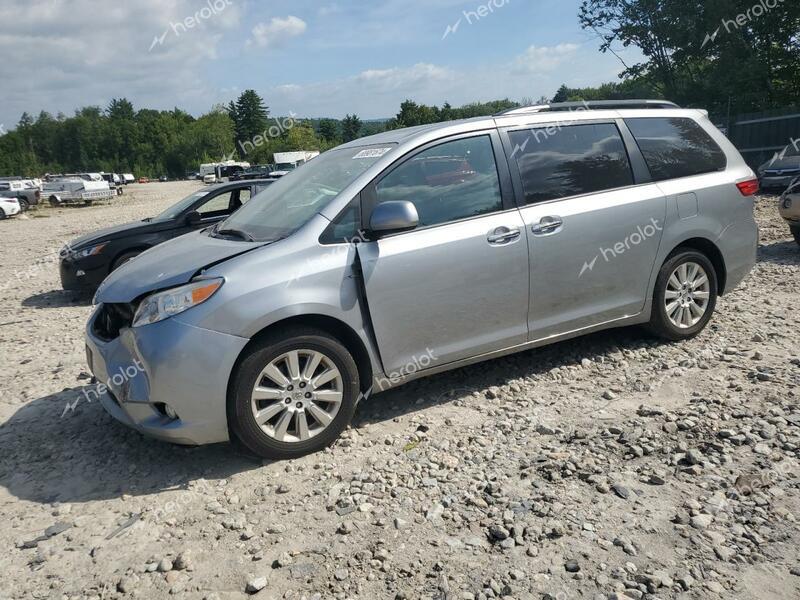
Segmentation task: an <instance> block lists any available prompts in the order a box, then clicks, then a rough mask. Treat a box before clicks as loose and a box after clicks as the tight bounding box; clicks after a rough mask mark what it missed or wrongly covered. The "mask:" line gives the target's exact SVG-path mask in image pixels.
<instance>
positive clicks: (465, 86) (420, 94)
mask: <svg viewBox="0 0 800 600" xmlns="http://www.w3.org/2000/svg"><path fill="white" fill-rule="evenodd" d="M595 52H596V50H595V49H594V48H591V49H586V50H583V49H582V47H581V46H580V45H579V44H574V43H561V44H557V45H553V46H531V47H530V48H528V49H527V50H526V51H525V52H524V53H522V54H521V55H519V56H516V57H511V58H510V59H508V60H507V61H505V62H504V63H503V62H494V61H487V62H484V63H478V64H472V65H470V66H469V67H464V68H460V69H456V68H452V67H446V66H442V65H436V64H430V63H418V64H415V65H412V66H394V67H386V68H372V69H367V70H364V71H361V72H360V73H357V74H355V75H352V76H350V77H345V78H339V79H332V80H327V81H317V82H312V83H297V82H293V83H289V84H284V85H278V86H274V87H271V88H269V89H265V90H261V91H262V93H263V94H264V95H265V96H266V97H267V98H268V99H269V101H270V106H271V107H272V110H273V112H274V113H275V114H288V113H289V111H294V112H295V113H298V114H301V115H304V116H308V117H343V116H344V115H345V114H346V113H353V112H354V113H356V114H358V115H359V116H361V117H362V118H377V117H389V116H391V115H394V114H395V113H396V112H397V110H398V108H399V106H400V103H401V102H402V101H403V100H405V99H411V100H414V101H416V102H420V103H424V104H437V105H441V104H442V103H443V102H445V101H449V102H450V103H451V104H452V105H454V106H461V105H463V104H467V103H470V102H485V101H489V100H497V99H499V98H506V97H507V98H511V99H512V100H520V99H522V98H524V97H529V98H538V97H540V96H542V95H549V94H553V93H555V91H556V90H557V89H558V87H559V86H560V85H561V84H562V83H566V84H568V85H578V84H580V85H598V84H600V83H605V82H608V81H614V80H615V79H616V78H617V74H618V73H619V70H620V66H619V63H618V62H617V59H616V58H614V57H613V56H608V55H597V54H595ZM590 58H591V60H590Z"/></svg>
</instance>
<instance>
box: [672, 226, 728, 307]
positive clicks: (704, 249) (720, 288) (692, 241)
mask: <svg viewBox="0 0 800 600" xmlns="http://www.w3.org/2000/svg"><path fill="white" fill-rule="evenodd" d="M683 249H690V250H696V251H697V252H700V253H702V254H704V255H705V256H706V257H708V260H710V261H711V264H712V265H714V271H716V275H717V294H718V295H720V296H722V295H724V294H725V287H726V285H727V280H728V270H727V267H726V266H725V258H724V257H723V255H722V251H721V250H720V249H719V247H718V246H717V245H716V244H715V243H714V242H712V241H711V240H709V239H707V238H701V237H693V238H689V239H686V240H684V241H682V242H680V243H679V244H677V245H676V246H675V247H674V248H673V249H672V250H671V251H670V253H669V254H668V255H667V257H666V258H665V259H664V261H663V262H662V264H664V263H666V262H667V261H668V260H669V259H670V258H671V257H672V256H674V255H675V254H676V253H677V252H678V251H680V250H683Z"/></svg>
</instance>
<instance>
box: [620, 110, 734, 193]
mask: <svg viewBox="0 0 800 600" xmlns="http://www.w3.org/2000/svg"><path fill="white" fill-rule="evenodd" d="M625 122H626V123H627V124H628V127H629V128H630V130H631V132H632V133H633V137H635V138H636V142H637V143H638V144H639V148H641V150H642V154H644V159H645V160H646V161H647V166H648V167H650V173H651V174H652V176H653V179H654V180H655V181H664V180H666V179H678V178H680V177H691V176H692V175H702V174H704V173H714V172H716V171H724V170H725V167H727V166H728V159H727V158H726V156H725V153H724V152H723V151H722V150H721V149H720V147H719V146H718V145H717V143H716V142H715V141H714V140H713V139H712V138H711V136H710V135H708V133H706V131H705V130H704V129H703V128H702V127H700V125H698V124H697V123H696V122H695V121H693V120H692V119H680V118H661V117H659V118H641V119H626V120H625Z"/></svg>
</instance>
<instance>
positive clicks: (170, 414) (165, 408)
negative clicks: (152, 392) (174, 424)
mask: <svg viewBox="0 0 800 600" xmlns="http://www.w3.org/2000/svg"><path fill="white" fill-rule="evenodd" d="M155 407H156V410H157V411H158V412H160V413H161V414H162V415H164V416H165V417H167V418H168V419H171V420H172V421H177V420H178V419H179V418H180V417H179V416H178V413H176V412H175V409H174V408H172V407H171V406H170V405H169V404H166V403H164V402H159V403H158V404H156V405H155Z"/></svg>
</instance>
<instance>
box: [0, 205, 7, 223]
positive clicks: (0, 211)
mask: <svg viewBox="0 0 800 600" xmlns="http://www.w3.org/2000/svg"><path fill="white" fill-rule="evenodd" d="M7 218H8V216H7V215H6V211H4V210H3V209H2V208H0V221H2V220H4V219H7Z"/></svg>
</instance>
